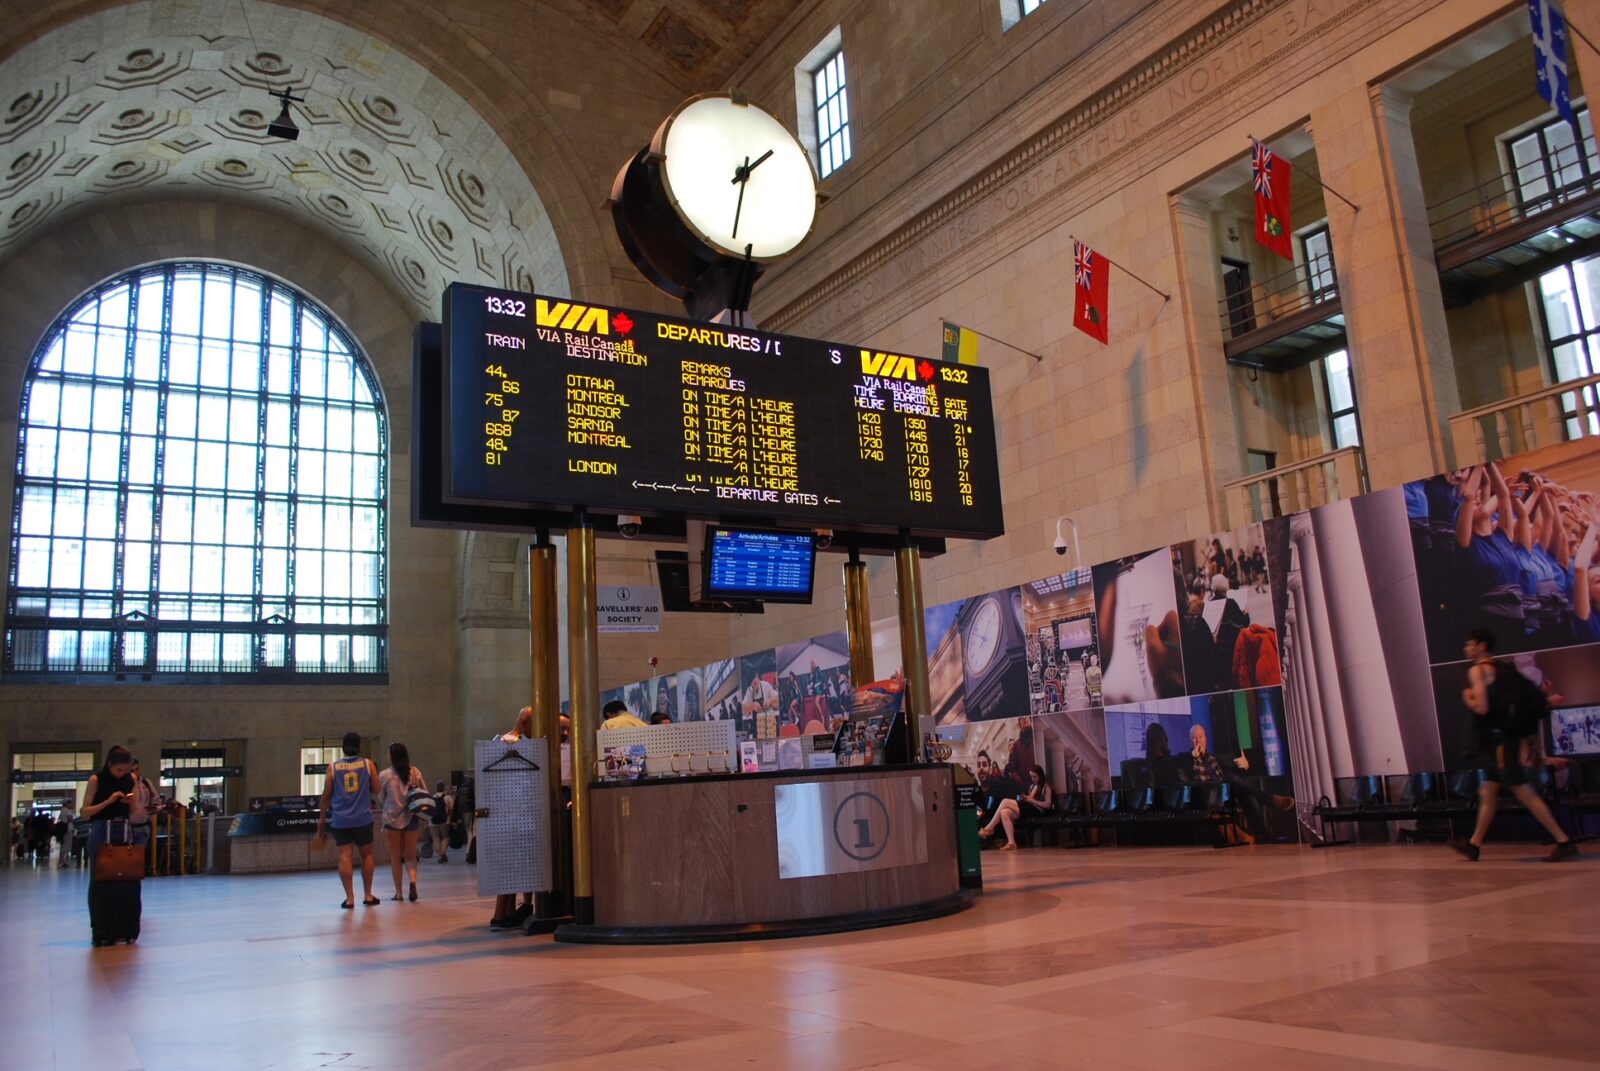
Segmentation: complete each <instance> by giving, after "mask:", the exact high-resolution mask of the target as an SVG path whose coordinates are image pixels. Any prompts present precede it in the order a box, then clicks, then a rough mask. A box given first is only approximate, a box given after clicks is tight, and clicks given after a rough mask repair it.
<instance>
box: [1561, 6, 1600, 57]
mask: <svg viewBox="0 0 1600 1071" xmlns="http://www.w3.org/2000/svg"><path fill="white" fill-rule="evenodd" d="M1561 14H1562V16H1563V17H1565V16H1566V12H1565V11H1563V12H1562V13H1561ZM1567 29H1569V30H1571V31H1572V32H1573V33H1575V34H1577V36H1578V40H1580V41H1582V42H1583V43H1584V44H1586V45H1588V46H1589V51H1590V52H1593V53H1595V54H1596V55H1600V48H1596V47H1595V44H1594V42H1593V41H1591V40H1589V38H1588V37H1586V36H1584V33H1583V31H1582V30H1580V29H1578V28H1577V27H1576V26H1574V25H1573V24H1572V20H1571V19H1570V18H1569V19H1567Z"/></svg>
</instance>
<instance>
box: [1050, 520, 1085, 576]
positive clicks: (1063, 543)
mask: <svg viewBox="0 0 1600 1071" xmlns="http://www.w3.org/2000/svg"><path fill="white" fill-rule="evenodd" d="M1055 528H1056V540H1055V542H1054V543H1052V544H1051V547H1052V548H1053V549H1054V550H1055V552H1056V553H1057V554H1059V555H1061V556H1062V557H1066V555H1067V551H1068V549H1071V550H1072V552H1073V555H1074V557H1073V563H1074V564H1073V568H1080V567H1082V565H1083V544H1082V543H1081V542H1080V541H1079V539H1078V522H1077V521H1074V520H1073V519H1072V518H1071V517H1061V518H1058V519H1057V520H1056V525H1055ZM1066 528H1071V529H1072V542H1070V543H1069V542H1067V533H1066V531H1065V529H1066Z"/></svg>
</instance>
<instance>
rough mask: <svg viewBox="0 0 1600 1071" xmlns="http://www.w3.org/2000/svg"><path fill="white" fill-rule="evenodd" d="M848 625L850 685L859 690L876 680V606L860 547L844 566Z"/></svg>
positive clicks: (845, 615)
mask: <svg viewBox="0 0 1600 1071" xmlns="http://www.w3.org/2000/svg"><path fill="white" fill-rule="evenodd" d="M844 626H845V635H846V637H847V638H848V639H849V643H850V683H851V684H852V685H854V686H855V687H858V688H859V687H860V686H861V685H863V684H865V683H867V682H868V681H870V680H875V679H877V678H876V675H875V674H874V673H873V671H872V603H871V599H870V597H869V596H868V593H867V563H866V562H864V561H862V560H861V557H860V555H859V554H857V553H856V548H855V547H851V548H850V560H849V561H847V562H845V565H844Z"/></svg>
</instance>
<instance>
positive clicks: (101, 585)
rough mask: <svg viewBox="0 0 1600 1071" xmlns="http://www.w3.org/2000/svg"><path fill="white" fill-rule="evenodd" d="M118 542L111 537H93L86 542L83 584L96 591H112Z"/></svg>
mask: <svg viewBox="0 0 1600 1071" xmlns="http://www.w3.org/2000/svg"><path fill="white" fill-rule="evenodd" d="M116 563H117V544H116V542H115V541H114V540H110V539H91V540H88V541H87V542H86V543H84V551H83V586H84V587H85V588H86V589H92V590H96V591H110V590H111V587H112V578H113V574H114V573H115V571H116Z"/></svg>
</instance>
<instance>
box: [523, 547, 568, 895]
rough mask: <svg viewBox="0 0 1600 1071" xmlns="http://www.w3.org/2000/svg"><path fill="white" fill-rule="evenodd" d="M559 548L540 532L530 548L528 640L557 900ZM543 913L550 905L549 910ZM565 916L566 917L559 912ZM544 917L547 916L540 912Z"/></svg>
mask: <svg viewBox="0 0 1600 1071" xmlns="http://www.w3.org/2000/svg"><path fill="white" fill-rule="evenodd" d="M556 591H557V589H556V548H555V547H554V546H552V545H551V544H550V540H549V537H548V534H547V533H546V532H545V531H543V530H542V529H541V530H540V532H539V538H538V540H537V541H536V542H535V543H533V544H532V545H531V546H529V547H528V636H529V639H530V648H531V652H530V653H531V656H532V657H531V662H532V667H533V693H532V694H533V699H532V703H533V735H534V736H537V737H539V738H541V739H542V740H544V742H545V756H546V761H547V762H548V763H549V765H550V770H549V774H548V776H547V777H546V782H547V783H548V785H549V788H550V794H549V799H548V800H547V801H546V803H547V810H548V811H549V818H548V820H549V827H548V834H547V837H546V839H547V840H548V842H549V845H550V864H551V873H552V876H553V877H554V879H555V880H554V882H553V886H554V888H553V898H554V899H560V898H561V896H562V895H563V894H564V893H565V892H566V891H567V890H568V889H569V888H570V886H569V885H568V883H567V878H566V875H565V865H564V864H565V852H564V848H563V842H564V841H565V840H566V825H567V823H566V815H565V813H564V808H563V807H562V804H561V685H560V682H559V681H558V680H557V679H556V678H557V674H558V673H559V672H560V665H561V657H560V648H559V643H560V640H559V638H558V637H557V635H556V620H557V617H556V597H557V596H556ZM544 906H545V907H547V908H548V907H549V906H550V905H548V904H546V905H544ZM557 913H561V914H564V913H565V912H564V911H561V912H557ZM541 914H544V912H541Z"/></svg>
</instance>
